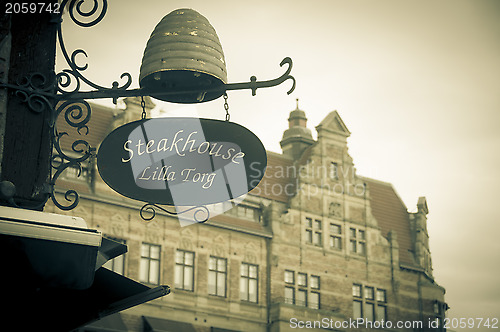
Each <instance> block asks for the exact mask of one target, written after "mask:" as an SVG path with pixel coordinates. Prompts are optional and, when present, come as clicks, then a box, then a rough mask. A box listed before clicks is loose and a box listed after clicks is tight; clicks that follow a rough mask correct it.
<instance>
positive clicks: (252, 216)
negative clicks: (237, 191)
mask: <svg viewBox="0 0 500 332" xmlns="http://www.w3.org/2000/svg"><path fill="white" fill-rule="evenodd" d="M225 204H226V205H230V206H226V207H225V209H224V211H226V212H225V213H226V214H228V215H231V216H235V217H238V218H242V219H248V220H252V221H256V222H261V221H262V213H261V210H260V209H259V208H258V207H253V206H248V205H243V204H239V205H236V206H234V203H232V202H225Z"/></svg>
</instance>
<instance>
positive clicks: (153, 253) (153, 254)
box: [150, 246, 160, 259]
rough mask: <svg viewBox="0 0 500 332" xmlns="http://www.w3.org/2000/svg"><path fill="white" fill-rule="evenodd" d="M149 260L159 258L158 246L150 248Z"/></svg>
mask: <svg viewBox="0 0 500 332" xmlns="http://www.w3.org/2000/svg"><path fill="white" fill-rule="evenodd" d="M150 248H151V258H155V259H159V258H160V246H151V247H150Z"/></svg>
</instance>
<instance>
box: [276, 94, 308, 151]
mask: <svg viewBox="0 0 500 332" xmlns="http://www.w3.org/2000/svg"><path fill="white" fill-rule="evenodd" d="M306 125H307V118H306V114H305V112H304V111H302V110H300V109H299V100H298V99H297V107H296V108H295V110H293V111H291V112H290V117H289V118H288V129H287V130H285V132H284V133H283V138H282V140H281V142H280V145H281V149H282V150H283V154H284V155H285V156H289V157H291V158H292V159H294V160H296V159H298V158H300V156H301V155H302V153H303V152H304V150H305V149H307V148H308V147H309V146H311V145H312V144H313V143H314V140H313V138H312V134H311V130H310V129H308V128H307V127H306Z"/></svg>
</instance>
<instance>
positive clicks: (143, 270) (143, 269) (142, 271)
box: [139, 258, 149, 282]
mask: <svg viewBox="0 0 500 332" xmlns="http://www.w3.org/2000/svg"><path fill="white" fill-rule="evenodd" d="M148 263H149V260H148V259H147V258H141V263H140V266H139V280H140V281H142V282H148V281H149V280H148V269H149V264H148Z"/></svg>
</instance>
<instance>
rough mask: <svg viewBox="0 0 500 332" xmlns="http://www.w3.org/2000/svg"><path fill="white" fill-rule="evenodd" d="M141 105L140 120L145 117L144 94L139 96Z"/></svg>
mask: <svg viewBox="0 0 500 332" xmlns="http://www.w3.org/2000/svg"><path fill="white" fill-rule="evenodd" d="M141 107H142V117H141V118H142V120H145V119H146V116H147V114H146V102H145V101H144V96H141Z"/></svg>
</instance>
